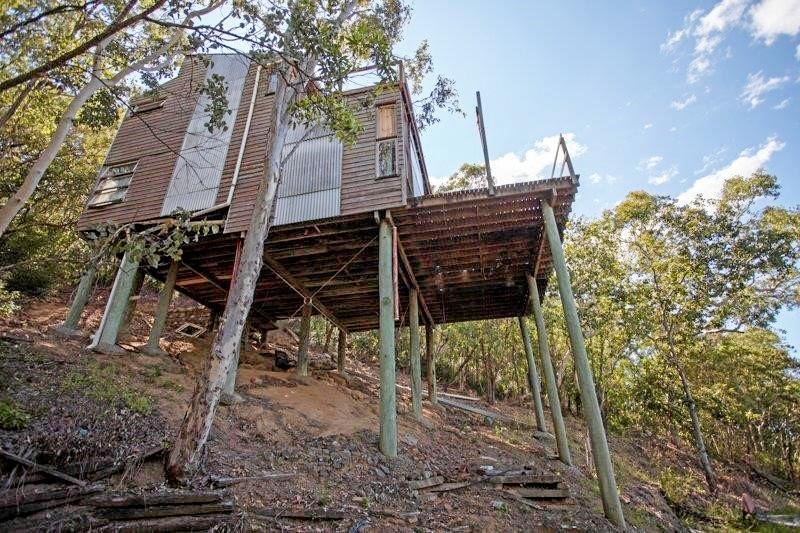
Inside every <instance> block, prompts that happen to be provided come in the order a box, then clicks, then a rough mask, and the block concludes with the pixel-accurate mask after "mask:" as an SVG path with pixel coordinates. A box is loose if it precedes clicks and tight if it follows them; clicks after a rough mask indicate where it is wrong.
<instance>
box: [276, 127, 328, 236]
mask: <svg viewBox="0 0 800 533" xmlns="http://www.w3.org/2000/svg"><path fill="white" fill-rule="evenodd" d="M292 150H294V152H293V153H292V154H291V156H289V158H288V159H287V160H286V162H285V163H284V164H283V170H282V176H281V185H280V188H279V189H278V201H277V205H276V207H275V224H276V225H280V224H292V223H295V222H303V221H306V220H318V219H321V218H328V217H332V216H336V215H339V214H340V212H341V209H340V191H341V186H342V142H341V141H340V140H339V139H337V138H336V137H335V136H334V135H333V134H332V133H331V132H330V131H329V130H328V129H326V128H324V127H321V126H316V127H312V128H305V127H303V126H297V127H295V128H293V129H292V130H290V131H289V133H288V135H287V143H286V147H285V148H284V154H288V153H290V152H292Z"/></svg>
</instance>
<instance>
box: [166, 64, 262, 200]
mask: <svg viewBox="0 0 800 533" xmlns="http://www.w3.org/2000/svg"><path fill="white" fill-rule="evenodd" d="M210 59H211V64H210V65H209V66H208V69H207V70H206V75H205V79H206V81H207V80H209V79H210V78H211V77H212V76H221V77H224V79H225V84H226V97H227V99H228V111H229V112H228V113H226V114H225V115H224V117H223V121H224V123H225V125H226V126H227V127H226V128H218V129H216V130H215V131H214V132H213V133H210V132H209V131H208V128H207V127H206V125H205V124H206V123H207V122H208V120H209V113H208V111H206V107H208V106H209V105H210V104H211V98H210V97H209V95H208V94H205V93H203V94H200V95H199V97H198V99H197V103H196V105H195V108H194V113H193V114H192V119H191V121H190V122H189V126H188V128H187V129H186V135H185V136H184V138H183V146H182V148H181V152H180V157H179V158H178V161H177V163H176V164H175V169H174V171H173V173H172V179H171V181H170V184H169V188H168V189H167V195H166V197H165V198H164V204H163V206H162V208H161V216H166V215H169V214H171V213H172V212H174V211H175V210H177V209H184V210H187V211H196V210H199V209H205V208H208V207H211V206H212V205H213V204H214V200H215V199H216V197H217V189H218V188H219V183H220V179H221V177H222V169H223V167H224V166H225V158H226V156H227V154H228V147H229V145H230V141H231V134H232V132H233V122H234V121H235V119H236V114H237V111H238V109H239V103H240V101H241V98H242V90H243V88H244V82H245V78H246V77H247V71H248V69H249V67H250V61H249V60H248V59H246V58H243V57H241V56H238V55H222V54H217V55H212V56H211V57H210Z"/></svg>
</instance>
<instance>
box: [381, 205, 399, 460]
mask: <svg viewBox="0 0 800 533" xmlns="http://www.w3.org/2000/svg"><path fill="white" fill-rule="evenodd" d="M392 240H393V239H392V227H391V225H390V224H389V221H388V220H386V219H385V218H382V219H381V221H380V230H379V234H378V292H379V306H380V313H379V316H380V322H379V324H380V328H379V332H380V380H381V390H380V410H379V416H380V448H381V452H383V455H385V456H386V457H397V398H396V394H397V392H396V390H395V387H396V379H395V366H394V365H395V353H394V349H395V345H394V314H395V303H394V281H393V270H394V267H393V263H394V261H393V248H394V247H393V246H392Z"/></svg>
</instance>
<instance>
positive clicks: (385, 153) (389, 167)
mask: <svg viewBox="0 0 800 533" xmlns="http://www.w3.org/2000/svg"><path fill="white" fill-rule="evenodd" d="M375 114H376V120H375V122H376V124H375V137H376V142H375V176H376V177H378V178H384V177H387V176H395V175H397V123H396V121H395V106H394V104H385V105H381V106H378V107H377V109H376V113H375Z"/></svg>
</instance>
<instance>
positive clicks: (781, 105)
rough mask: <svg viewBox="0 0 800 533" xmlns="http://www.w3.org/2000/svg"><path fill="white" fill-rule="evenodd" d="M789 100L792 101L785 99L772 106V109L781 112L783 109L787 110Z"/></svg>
mask: <svg viewBox="0 0 800 533" xmlns="http://www.w3.org/2000/svg"><path fill="white" fill-rule="evenodd" d="M789 100H791V98H784V99H783V100H781V101H780V103H778V104H775V105H774V106H772V109H776V110H778V111H780V110H781V109H786V108H787V107H789Z"/></svg>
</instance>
